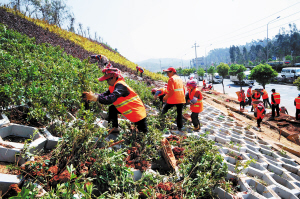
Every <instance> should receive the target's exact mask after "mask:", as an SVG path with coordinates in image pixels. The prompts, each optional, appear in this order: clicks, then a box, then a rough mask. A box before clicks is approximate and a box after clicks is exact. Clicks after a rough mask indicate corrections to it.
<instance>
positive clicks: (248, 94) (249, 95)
mask: <svg viewBox="0 0 300 199" xmlns="http://www.w3.org/2000/svg"><path fill="white" fill-rule="evenodd" d="M251 88H252V86H249V88H248V90H247V98H248V103H249V105H251V103H252V97H251V96H252V90H251Z"/></svg>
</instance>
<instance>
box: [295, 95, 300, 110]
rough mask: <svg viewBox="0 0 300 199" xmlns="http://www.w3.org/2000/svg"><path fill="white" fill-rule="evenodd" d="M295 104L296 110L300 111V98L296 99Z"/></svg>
mask: <svg viewBox="0 0 300 199" xmlns="http://www.w3.org/2000/svg"><path fill="white" fill-rule="evenodd" d="M295 102H296V109H300V97H296V98H295Z"/></svg>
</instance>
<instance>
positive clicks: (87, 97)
mask: <svg viewBox="0 0 300 199" xmlns="http://www.w3.org/2000/svg"><path fill="white" fill-rule="evenodd" d="M82 96H83V100H84V101H94V102H96V101H97V99H98V95H96V94H95V93H93V92H92V91H90V92H83V93H82Z"/></svg>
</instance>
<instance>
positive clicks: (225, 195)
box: [213, 187, 235, 199]
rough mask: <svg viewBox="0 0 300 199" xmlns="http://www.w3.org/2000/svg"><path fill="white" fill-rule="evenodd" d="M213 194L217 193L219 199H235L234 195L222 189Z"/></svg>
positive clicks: (215, 190)
mask: <svg viewBox="0 0 300 199" xmlns="http://www.w3.org/2000/svg"><path fill="white" fill-rule="evenodd" d="M213 192H214V193H216V194H217V196H218V197H219V198H224V199H234V198H235V197H234V196H233V195H232V194H230V193H228V192H226V191H224V189H222V188H220V187H217V188H215V189H214V190H213Z"/></svg>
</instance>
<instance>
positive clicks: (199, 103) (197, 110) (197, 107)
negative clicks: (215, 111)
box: [189, 88, 203, 113]
mask: <svg viewBox="0 0 300 199" xmlns="http://www.w3.org/2000/svg"><path fill="white" fill-rule="evenodd" d="M197 91H198V89H197V88H195V89H193V91H192V92H191V91H189V98H190V100H192V99H193V98H194V95H195V93H196V92H197ZM199 94H200V96H199V97H200V98H201V99H197V102H196V103H195V104H191V105H190V109H191V111H192V112H193V113H200V112H202V111H203V102H202V94H201V92H200V91H199Z"/></svg>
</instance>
